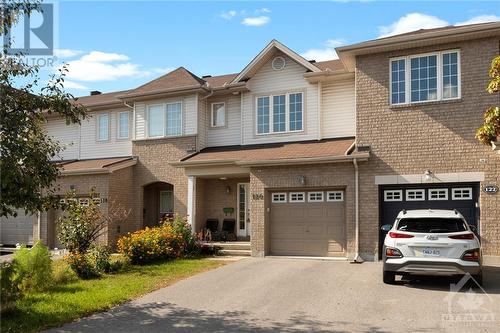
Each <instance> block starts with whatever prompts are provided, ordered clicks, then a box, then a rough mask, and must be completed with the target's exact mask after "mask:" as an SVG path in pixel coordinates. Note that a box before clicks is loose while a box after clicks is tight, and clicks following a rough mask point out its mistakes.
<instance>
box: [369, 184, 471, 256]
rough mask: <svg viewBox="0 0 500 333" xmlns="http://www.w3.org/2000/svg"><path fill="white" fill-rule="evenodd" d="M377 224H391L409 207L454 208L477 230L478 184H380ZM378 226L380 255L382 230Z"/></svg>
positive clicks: (382, 241)
mask: <svg viewBox="0 0 500 333" xmlns="http://www.w3.org/2000/svg"><path fill="white" fill-rule="evenodd" d="M379 203H380V214H379V216H380V226H382V225H384V224H391V225H392V224H393V223H394V220H395V219H396V216H397V215H398V213H399V212H400V211H401V210H403V209H406V210H410V209H456V210H458V211H459V212H460V213H461V214H462V215H463V216H464V217H465V219H466V220H467V223H468V224H471V225H474V226H476V228H478V229H479V223H478V221H479V208H478V207H479V183H439V184H411V185H383V186H379ZM380 226H379V257H381V254H382V245H383V243H384V238H385V233H383V232H382V231H381V230H380Z"/></svg>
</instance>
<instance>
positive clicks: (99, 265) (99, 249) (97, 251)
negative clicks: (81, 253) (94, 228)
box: [87, 245, 111, 273]
mask: <svg viewBox="0 0 500 333" xmlns="http://www.w3.org/2000/svg"><path fill="white" fill-rule="evenodd" d="M110 257H111V251H110V249H109V247H107V246H104V245H92V247H91V248H90V250H89V252H88V253H87V258H88V261H89V262H90V265H92V267H93V268H94V270H95V271H96V272H97V273H108V272H109V271H110V267H111V263H110V261H109V259H110Z"/></svg>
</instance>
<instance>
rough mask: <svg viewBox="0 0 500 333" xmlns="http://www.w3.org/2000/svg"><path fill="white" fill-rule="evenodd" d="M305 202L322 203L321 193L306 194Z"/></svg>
mask: <svg viewBox="0 0 500 333" xmlns="http://www.w3.org/2000/svg"><path fill="white" fill-rule="evenodd" d="M307 201H309V202H323V201H324V199H323V192H308V193H307Z"/></svg>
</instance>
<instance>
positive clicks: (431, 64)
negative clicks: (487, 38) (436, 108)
mask: <svg viewBox="0 0 500 333" xmlns="http://www.w3.org/2000/svg"><path fill="white" fill-rule="evenodd" d="M390 62H391V64H390V68H391V73H390V79H391V85H390V90H391V92H390V102H391V104H406V103H420V102H430V101H438V100H447V99H456V98H460V53H459V51H444V52H436V53H431V54H425V55H414V56H408V57H403V58H393V59H391V60H390Z"/></svg>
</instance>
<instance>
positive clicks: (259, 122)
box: [255, 92, 304, 135]
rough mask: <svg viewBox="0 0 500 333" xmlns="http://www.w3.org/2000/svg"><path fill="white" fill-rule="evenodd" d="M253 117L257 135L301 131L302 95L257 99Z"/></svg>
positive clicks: (302, 128)
mask: <svg viewBox="0 0 500 333" xmlns="http://www.w3.org/2000/svg"><path fill="white" fill-rule="evenodd" d="M255 117H256V120H255V121H256V133H257V135H262V134H276V133H286V132H300V131H303V130H304V98H303V93H302V92H296V93H285V94H277V95H269V96H260V97H257V98H256V112H255Z"/></svg>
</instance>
